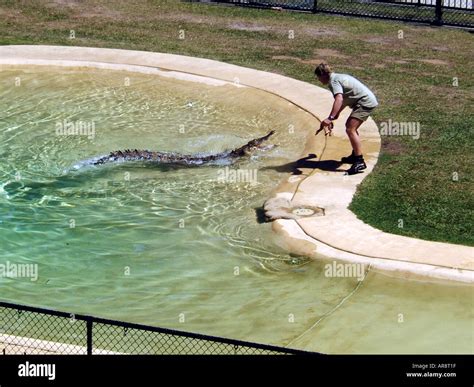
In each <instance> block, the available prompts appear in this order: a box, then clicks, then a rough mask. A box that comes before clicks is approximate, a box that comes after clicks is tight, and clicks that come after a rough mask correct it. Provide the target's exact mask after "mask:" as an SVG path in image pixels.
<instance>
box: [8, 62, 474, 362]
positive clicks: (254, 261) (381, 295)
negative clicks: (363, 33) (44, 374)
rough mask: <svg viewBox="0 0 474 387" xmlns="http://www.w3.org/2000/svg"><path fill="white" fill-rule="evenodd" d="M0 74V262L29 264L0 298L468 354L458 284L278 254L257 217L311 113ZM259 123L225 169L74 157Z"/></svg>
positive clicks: (187, 88)
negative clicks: (344, 270) (344, 273)
mask: <svg viewBox="0 0 474 387" xmlns="http://www.w3.org/2000/svg"><path fill="white" fill-rule="evenodd" d="M0 69H1V72H0V109H1V112H2V113H1V115H0V154H1V157H2V162H1V164H0V248H1V258H0V264H2V263H3V264H5V263H6V262H11V263H16V264H19V263H32V264H37V265H38V270H39V272H38V274H39V276H38V279H37V281H31V280H30V279H29V278H0V299H2V300H5V301H11V302H17V303H23V304H28V305H35V306H42V307H48V308H53V309H58V310H64V311H69V312H74V313H83V314H90V315H95V316H99V317H105V318H112V319H118V320H125V321H132V322H138V323H144V324H149V325H155V326H163V327H171V328H176V329H180V330H185V331H192V332H201V333H206V334H211V335H217V336H225V337H232V338H238V339H245V340H250V341H257V342H263V343H270V344H276V345H287V344H290V345H291V346H293V347H297V348H304V349H308V350H314V351H322V352H330V353H453V352H454V353H472V352H473V333H472V332H473V321H474V320H473V291H472V290H473V289H472V287H470V286H462V285H454V284H431V283H422V282H412V281H406V280H401V279H396V278H390V277H387V276H385V275H382V274H376V273H373V272H369V274H368V276H367V277H366V279H365V280H364V281H363V282H362V284H360V286H357V285H358V282H357V279H355V278H328V277H326V276H325V267H324V265H325V264H326V263H327V261H323V260H322V261H311V260H309V259H306V258H304V257H296V256H290V255H289V254H287V253H286V252H285V251H282V250H281V249H279V248H278V247H277V244H276V243H275V242H276V241H275V239H274V238H275V236H274V234H273V233H272V231H271V225H270V224H268V223H260V222H258V211H257V209H259V208H261V206H262V204H263V202H264V201H265V199H266V198H268V197H269V195H270V194H271V192H272V190H273V189H274V188H275V187H276V186H277V184H278V183H279V181H281V180H282V179H283V178H286V177H287V176H288V175H289V173H290V168H289V167H288V164H289V163H291V162H292V161H294V160H296V159H297V158H299V157H300V156H301V150H302V149H303V145H304V143H305V141H306V137H307V136H308V135H309V134H310V133H312V131H313V129H314V128H315V127H316V126H317V124H318V123H317V120H316V119H315V118H314V117H312V116H311V115H309V114H308V113H306V112H304V111H302V110H301V109H299V108H298V107H296V106H294V105H292V104H290V103H288V102H287V101H286V100H283V99H281V98H279V97H276V96H274V95H271V94H268V93H265V92H262V91H258V90H255V89H251V88H246V87H237V86H236V85H232V84H227V85H221V86H216V85H210V84H205V83H199V82H194V81H190V80H178V79H173V78H172V77H163V76H159V75H156V74H155V75H151V74H138V73H127V72H122V71H111V70H98V69H94V70H93V69H86V68H73V69H68V68H60V67H40V66H36V67H26V66H16V67H14V66H2V67H0ZM315 103H317V101H315ZM80 123H82V125H83V128H86V129H83V131H82V134H77V135H72V134H69V135H67V133H66V135H63V134H61V130H58V128H63V127H65V126H67V125H70V124H73V125H80ZM69 127H70V126H69ZM270 129H274V130H276V131H277V133H276V135H275V136H274V137H273V138H272V139H271V141H270V143H272V144H276V145H278V146H277V147H275V148H273V149H269V150H266V151H262V152H257V153H255V154H254V155H253V156H252V157H249V158H245V159H243V160H241V161H240V162H238V163H237V164H236V165H230V166H229V165H213V166H202V167H195V168H176V167H171V166H159V165H152V164H146V163H122V164H115V165H103V166H100V167H79V168H74V166H76V167H77V166H78V165H81V161H83V160H88V159H90V158H92V157H96V156H99V155H103V154H106V153H108V152H110V151H112V150H116V149H122V148H145V149H152V150H162V151H177V152H182V153H199V152H204V153H213V152H219V151H222V150H224V149H229V148H233V147H237V146H240V145H242V144H244V143H245V142H247V141H248V140H250V139H252V138H254V137H258V136H261V135H263V134H265V133H267V132H268V130H270ZM236 169H238V170H240V171H244V172H247V173H248V174H247V176H248V177H251V178H250V179H245V178H242V176H243V175H241V179H240V180H239V179H237V181H235V180H233V175H232V171H236ZM223 176H224V181H222V177H223ZM356 288H357V290H356V291H354V289H356ZM350 294H351V295H350ZM348 295H350V297H347V296H348ZM346 297H347V298H346ZM345 298H346V300H345V301H344V302H343V303H342V304H341V301H342V300H344V299H345ZM0 329H2V330H3V331H6V330H7V327H5V326H0Z"/></svg>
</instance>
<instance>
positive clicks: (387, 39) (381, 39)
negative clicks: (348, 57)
mask: <svg viewBox="0 0 474 387" xmlns="http://www.w3.org/2000/svg"><path fill="white" fill-rule="evenodd" d="M399 40H401V39H398V38H394V37H392V36H371V37H369V38H365V39H362V41H363V42H367V43H375V44H393V42H395V41H399Z"/></svg>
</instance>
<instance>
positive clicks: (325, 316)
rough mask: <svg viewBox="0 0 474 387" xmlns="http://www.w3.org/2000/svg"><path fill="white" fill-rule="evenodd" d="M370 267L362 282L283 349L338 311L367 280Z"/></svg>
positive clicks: (370, 265)
mask: <svg viewBox="0 0 474 387" xmlns="http://www.w3.org/2000/svg"><path fill="white" fill-rule="evenodd" d="M371 267H372V264H371V263H370V264H369V267H368V268H367V271H366V272H365V274H364V279H363V280H362V281H359V283H358V284H357V286H356V287H355V288H354V289H353V290H352V291H351V292H350V293H349V294H348V295H347V296H345V297H344V298H343V299H342V300H341V301H340V302H339V303H338V304H337V305H336V306H335V307H334V308H333V309H331V310H330V311H329V312H327V313H325V314H323V315H322V316H321V317H320V318H319V319H318V320H317V321H316V322H315V323H314V324H313V325H311V326H310V327H309V328H308V329H306V330H305V331H304V332H303V333H302V334H300V335H299V336H297V337H295V338H294V339H292V340H291V341H290V342H289V343H288V344H286V345H285V347H289V346H290V345H291V344H293V343H294V342H295V341H296V340H298V339H300V338H302V337H303V336H304V335H306V334H307V333H308V332H309V331H311V330H312V329H313V328H315V327H316V326H318V325H319V324H320V323H321V321H323V320H324V319H326V318H327V317H329V316H330V315H331V314H333V313H334V312H335V311H336V310H337V309H339V308H340V307H341V306H342V304H344V302H346V301H347V300H348V299H349V298H350V297H351V296H352V295H353V294H354V293H355V292H357V290H359V288H360V287H361V285H362V282H364V280H365V279H366V278H367V274H369V271H370V268H371Z"/></svg>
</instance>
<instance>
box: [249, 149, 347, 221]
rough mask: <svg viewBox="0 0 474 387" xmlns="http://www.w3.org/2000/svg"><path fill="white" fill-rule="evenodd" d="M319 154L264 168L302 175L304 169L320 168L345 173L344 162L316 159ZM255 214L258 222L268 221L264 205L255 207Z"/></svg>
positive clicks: (264, 168) (311, 154)
mask: <svg viewBox="0 0 474 387" xmlns="http://www.w3.org/2000/svg"><path fill="white" fill-rule="evenodd" d="M317 157H318V156H316V154H314V153H310V154H309V155H308V156H306V157H303V158H301V159H299V160H296V161H293V162H291V163H287V164H282V165H272V166H268V167H263V168H262V170H269V169H271V170H274V171H277V172H282V173H291V174H292V175H302V174H303V169H319V170H321V171H330V172H338V173H344V172H346V170H345V169H340V166H341V165H342V163H341V162H340V161H338V160H314V159H316V158H317ZM255 215H256V217H257V222H258V223H266V222H268V219H267V218H266V216H265V211H264V210H263V207H257V208H255Z"/></svg>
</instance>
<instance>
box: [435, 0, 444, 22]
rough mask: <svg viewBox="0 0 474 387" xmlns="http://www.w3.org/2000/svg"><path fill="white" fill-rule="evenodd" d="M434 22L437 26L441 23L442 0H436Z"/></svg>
mask: <svg viewBox="0 0 474 387" xmlns="http://www.w3.org/2000/svg"><path fill="white" fill-rule="evenodd" d="M435 12H436V16H435V22H434V24H436V25H437V26H442V25H443V0H436V11H435Z"/></svg>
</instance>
